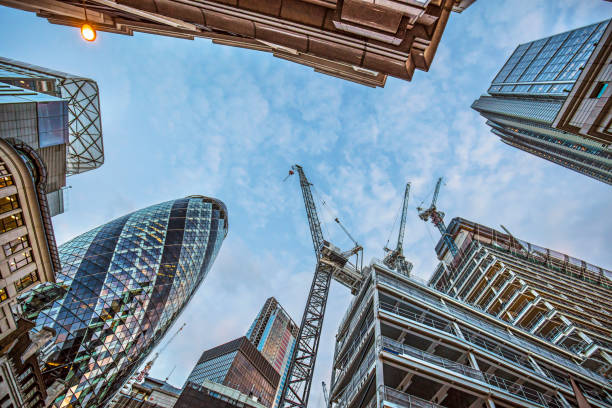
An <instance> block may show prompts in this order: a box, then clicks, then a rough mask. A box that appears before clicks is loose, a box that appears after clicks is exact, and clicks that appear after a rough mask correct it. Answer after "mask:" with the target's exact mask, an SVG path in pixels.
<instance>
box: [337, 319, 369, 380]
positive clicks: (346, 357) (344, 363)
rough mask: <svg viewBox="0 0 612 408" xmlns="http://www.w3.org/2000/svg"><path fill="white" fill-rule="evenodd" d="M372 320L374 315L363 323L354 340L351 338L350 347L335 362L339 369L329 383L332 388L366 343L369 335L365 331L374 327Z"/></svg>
mask: <svg viewBox="0 0 612 408" xmlns="http://www.w3.org/2000/svg"><path fill="white" fill-rule="evenodd" d="M373 321H374V317H372V318H371V319H370V322H369V323H368V324H367V325H364V327H363V328H362V329H361V331H360V332H359V334H357V335H356V336H355V340H353V343H351V347H350V348H349V349H348V350H347V351H346V352H344V353H343V356H342V358H341V359H340V361H339V362H338V363H337V364H335V366H336V367H338V369H339V370H340V371H339V372H337V373H336V375H335V376H334V382H333V383H332V385H331V388H332V389H334V387H335V386H336V383H338V381H341V380H342V379H343V377H344V374H346V371H347V370H348V369H349V367H350V366H351V364H353V360H354V359H355V358H356V357H357V356H358V354H359V353H358V352H359V351H360V350H361V349H362V347H364V344H365V343H366V341H367V339H368V337H370V336H369V335H367V333H368V332H370V331H371V330H372V328H373V327H374V323H373Z"/></svg>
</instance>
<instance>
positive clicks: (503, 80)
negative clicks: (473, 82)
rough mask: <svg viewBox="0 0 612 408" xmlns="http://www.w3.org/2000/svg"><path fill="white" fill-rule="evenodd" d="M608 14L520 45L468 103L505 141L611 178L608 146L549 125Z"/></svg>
mask: <svg viewBox="0 0 612 408" xmlns="http://www.w3.org/2000/svg"><path fill="white" fill-rule="evenodd" d="M609 24H610V20H606V21H603V22H601V23H597V24H592V25H589V26H586V27H582V28H578V29H576V30H573V31H568V32H565V33H561V34H557V35H554V36H552V37H547V38H542V39H540V40H537V41H533V42H530V43H526V44H521V45H519V46H518V47H517V48H516V50H515V51H514V52H513V53H512V55H511V56H510V58H509V59H508V61H507V62H506V64H505V65H504V66H503V67H502V69H501V70H500V71H499V73H498V74H497V76H496V77H495V79H493V83H492V84H491V86H490V88H489V90H488V93H489V95H483V96H481V97H480V98H479V99H478V100H476V101H475V102H474V103H473V104H472V108H473V109H475V110H477V111H478V112H480V114H481V115H482V116H484V117H485V118H486V119H487V124H488V125H489V126H491V128H492V129H491V131H492V132H493V133H494V134H495V135H497V136H499V137H500V138H501V140H502V141H503V142H504V143H507V144H509V145H511V146H514V147H516V148H519V149H522V150H525V151H527V152H529V153H532V154H534V155H536V156H539V157H542V158H544V159H547V160H549V161H552V162H554V163H557V164H560V165H562V166H564V167H567V168H570V169H572V170H575V171H578V172H580V173H583V174H585V175H587V176H589V177H592V178H595V179H597V180H600V181H603V182H605V183H608V184H612V148H611V147H610V145H606V144H602V143H601V142H598V141H597V140H593V139H590V138H586V137H583V136H581V135H578V134H574V133H570V132H567V131H563V130H559V129H556V128H555V127H553V122H554V121H555V118H556V117H557V116H558V114H559V112H560V110H561V108H562V106H563V104H564V102H565V100H566V99H567V98H568V95H569V94H570V92H571V90H572V88H573V87H574V84H575V83H576V81H577V80H578V78H579V77H580V74H581V72H582V70H583V69H584V68H585V66H586V65H587V61H588V60H589V58H590V57H591V55H592V54H593V52H594V50H595V49H596V47H597V45H598V43H599V41H600V40H601V39H602V36H603V34H604V32H605V31H606V27H607V26H608V25H609Z"/></svg>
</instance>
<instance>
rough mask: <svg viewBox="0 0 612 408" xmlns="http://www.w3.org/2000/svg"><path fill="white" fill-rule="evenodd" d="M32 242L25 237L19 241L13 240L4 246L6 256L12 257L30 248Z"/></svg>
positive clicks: (18, 239)
mask: <svg viewBox="0 0 612 408" xmlns="http://www.w3.org/2000/svg"><path fill="white" fill-rule="evenodd" d="M29 247H30V242H29V240H28V236H27V235H24V236H22V237H19V238H17V239H14V240H12V241H11V242H9V243H7V244H4V245H3V246H2V248H4V255H6V256H11V255H13V254H16V253H17V252H19V251H21V250H22V249H25V248H29Z"/></svg>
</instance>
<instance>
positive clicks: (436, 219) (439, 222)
mask: <svg viewBox="0 0 612 408" xmlns="http://www.w3.org/2000/svg"><path fill="white" fill-rule="evenodd" d="M441 184H442V177H440V178H439V179H438V182H437V183H436V188H435V190H434V194H433V198H432V200H431V204H430V206H429V208H427V209H423V208H421V207H419V208H417V211H418V212H419V217H420V218H421V219H422V220H423V221H425V222H427V221H429V219H431V222H432V223H433V224H434V225H435V226H436V228H438V231H440V234H442V239H443V240H444V242H445V243H446V245H447V246H448V249H449V250H450V252H451V254H452V255H453V257H454V256H456V255H457V254H459V250H458V249H457V245H455V241H453V238H452V237H451V236H450V234H449V233H448V231H447V229H446V225H445V224H444V213H443V212H442V211H438V209H437V208H436V201H438V194H439V193H440V185H441Z"/></svg>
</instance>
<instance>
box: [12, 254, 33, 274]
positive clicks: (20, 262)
mask: <svg viewBox="0 0 612 408" xmlns="http://www.w3.org/2000/svg"><path fill="white" fill-rule="evenodd" d="M32 262H34V259H33V258H32V253H31V252H30V251H27V252H23V253H21V254H19V255H17V256H16V257H14V258H12V259H10V260H9V262H8V265H9V269H10V271H11V272H15V271H16V270H17V269H19V268H22V267H24V266H26V265H27V264H29V263H32Z"/></svg>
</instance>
